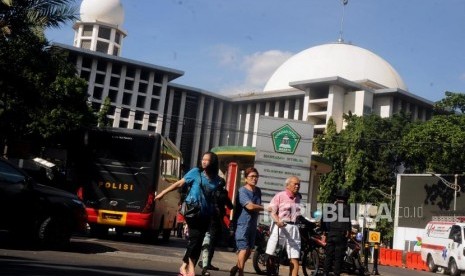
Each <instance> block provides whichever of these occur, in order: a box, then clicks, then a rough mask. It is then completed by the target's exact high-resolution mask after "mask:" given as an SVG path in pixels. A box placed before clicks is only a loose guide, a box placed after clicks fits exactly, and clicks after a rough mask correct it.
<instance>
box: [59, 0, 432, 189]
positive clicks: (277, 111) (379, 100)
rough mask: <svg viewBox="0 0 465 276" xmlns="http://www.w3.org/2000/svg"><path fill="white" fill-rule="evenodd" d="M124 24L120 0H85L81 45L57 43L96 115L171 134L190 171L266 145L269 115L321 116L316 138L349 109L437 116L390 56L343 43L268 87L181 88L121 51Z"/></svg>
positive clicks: (326, 47) (305, 56)
mask: <svg viewBox="0 0 465 276" xmlns="http://www.w3.org/2000/svg"><path fill="white" fill-rule="evenodd" d="M123 21H124V10H123V7H122V6H121V3H120V1H119V0H107V1H99V0H84V1H83V2H82V4H81V20H80V21H77V22H76V23H75V25H74V27H73V28H74V30H75V38H74V45H73V46H69V45H64V44H54V46H55V47H58V48H61V49H63V50H64V51H66V52H67V53H68V56H69V59H70V60H71V61H72V62H73V63H74V64H76V68H77V72H78V74H79V76H80V77H82V78H84V79H85V80H87V81H88V84H89V85H88V90H87V94H88V101H89V102H90V103H91V105H92V107H93V109H94V110H95V111H99V110H100V109H101V108H102V106H103V105H104V103H105V99H107V98H108V99H109V101H110V110H109V112H108V114H107V117H108V119H109V122H110V125H111V126H113V127H119V128H133V129H142V130H147V131H153V132H157V133H160V134H162V135H164V136H165V137H168V138H170V139H171V140H172V141H173V142H174V143H175V144H176V146H178V147H179V148H180V149H181V151H182V153H183V156H184V163H185V166H186V168H190V167H194V166H196V165H197V164H198V161H199V158H200V156H201V154H202V153H203V152H205V151H208V150H210V149H211V148H213V147H217V146H228V145H236V146H256V142H257V137H258V136H259V135H260V133H258V119H259V117H260V116H262V115H263V116H271V117H277V118H286V119H294V120H302V121H308V122H311V123H312V124H314V131H315V134H322V133H324V131H325V128H326V124H327V122H328V120H329V119H330V118H332V119H333V120H334V121H335V122H336V125H337V129H338V130H341V129H343V128H344V127H345V125H344V124H345V123H344V121H343V115H344V114H347V113H349V112H351V113H352V114H355V115H358V116H363V115H367V114H377V115H379V116H381V117H390V116H392V115H393V114H396V113H400V112H408V113H410V114H411V116H412V120H422V121H424V120H428V119H429V118H430V117H431V113H432V107H433V102H431V101H428V100H426V99H423V98H421V97H419V96H417V95H415V94H412V93H410V92H409V91H408V88H407V86H406V85H405V84H404V82H403V80H402V78H401V77H400V75H399V74H398V73H397V72H396V71H395V69H394V68H393V67H392V66H391V65H390V64H389V63H388V62H386V61H385V60H384V59H382V58H381V57H379V56H377V55H376V54H374V53H372V52H370V51H368V50H366V49H363V48H361V47H357V46H354V45H351V44H346V43H343V42H337V43H329V44H323V45H319V46H316V47H312V48H308V49H306V50H304V51H302V52H300V53H298V54H296V55H294V56H292V57H291V58H290V59H289V60H287V61H286V62H285V63H283V64H282V65H281V66H280V67H279V68H278V69H277V70H276V71H275V73H274V74H273V75H272V76H271V77H270V79H269V80H268V83H267V84H266V86H265V88H264V90H263V92H260V93H250V94H244V95H234V96H222V95H219V94H217V93H214V92H211V91H207V90H203V89H199V88H195V87H190V86H186V85H180V84H176V82H175V81H176V79H178V78H181V77H182V76H183V75H184V72H183V71H180V70H177V69H173V68H167V67H163V66H157V65H153V64H148V63H145V62H142V61H136V60H131V59H127V58H123V57H121V53H122V45H123V39H124V38H125V37H126V35H127V33H126V32H125V31H124V30H122V29H121V25H122V24H123ZM317 162H319V161H317ZM317 167H318V166H315V168H317ZM327 168H328V166H327V165H326V166H320V169H316V170H315V173H316V174H318V173H323V172H327ZM312 183H313V181H312ZM314 185H315V186H313V185H312V186H313V187H311V188H310V189H315V187H317V186H318V183H315V184H314Z"/></svg>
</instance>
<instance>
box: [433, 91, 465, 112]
mask: <svg viewBox="0 0 465 276" xmlns="http://www.w3.org/2000/svg"><path fill="white" fill-rule="evenodd" d="M445 95H446V97H445V98H444V99H442V100H440V101H439V102H437V103H436V104H435V106H434V108H435V111H436V113H438V114H454V113H459V114H461V115H464V114H465V94H463V93H456V92H450V91H446V92H445Z"/></svg>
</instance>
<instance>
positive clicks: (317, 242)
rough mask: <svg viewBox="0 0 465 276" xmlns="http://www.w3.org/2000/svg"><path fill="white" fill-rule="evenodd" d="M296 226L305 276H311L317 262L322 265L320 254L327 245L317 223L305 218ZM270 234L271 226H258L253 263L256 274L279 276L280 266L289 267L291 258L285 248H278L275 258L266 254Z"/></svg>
mask: <svg viewBox="0 0 465 276" xmlns="http://www.w3.org/2000/svg"><path fill="white" fill-rule="evenodd" d="M296 225H297V226H298V227H299V232H300V236H301V254H300V256H301V262H302V267H303V272H304V275H305V276H309V275H311V271H312V270H314V269H315V267H318V264H316V265H315V262H316V263H320V261H319V259H320V258H321V256H320V254H322V253H324V250H322V249H323V248H324V245H325V243H324V241H323V240H322V235H321V232H320V230H319V228H318V227H317V225H316V223H314V222H312V221H309V220H308V219H306V218H304V217H299V218H298V219H297V221H296ZM270 234H271V233H270V227H269V226H267V225H263V224H259V225H258V228H257V236H256V239H255V252H254V254H253V258H252V263H253V267H254V270H255V272H256V273H257V274H259V275H277V274H278V271H279V266H280V265H285V266H289V258H288V256H287V252H286V249H285V248H283V247H280V246H278V247H277V249H276V252H275V255H274V256H269V255H268V254H266V253H265V251H266V245H267V242H268V239H269V237H270ZM305 258H307V259H305ZM315 259H316V260H315ZM307 270H308V271H307Z"/></svg>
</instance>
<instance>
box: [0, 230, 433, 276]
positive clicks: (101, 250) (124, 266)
mask: <svg viewBox="0 0 465 276" xmlns="http://www.w3.org/2000/svg"><path fill="white" fill-rule="evenodd" d="M186 243H187V242H186V241H185V240H183V239H178V238H171V240H170V242H168V243H159V244H143V243H139V241H138V239H137V237H131V236H128V237H126V236H125V237H124V238H123V239H122V240H121V239H120V240H117V239H108V240H98V239H93V238H88V237H76V238H73V239H72V242H71V244H70V246H69V248H67V249H66V250H62V251H56V250H42V249H40V248H32V247H30V246H29V247H28V246H27V245H21V244H18V243H17V242H15V241H11V240H10V239H9V238H8V237H6V236H5V235H3V236H2V235H0V275H11V276H13V275H37V276H40V275H57V276H58V275H60V276H63V275H66V276H77V275H79V276H81V275H85V276H94V275H130V276H131V275H137V276H139V275H160V276H174V275H177V274H178V273H177V271H178V269H179V265H180V261H181V258H182V256H183V253H184V249H185V246H186ZM235 260H236V255H235V253H233V252H231V251H230V250H227V249H224V248H219V249H218V250H217V252H216V253H215V257H214V259H213V264H214V265H215V266H218V267H219V268H220V271H214V272H212V275H216V276H228V275H229V269H230V268H231V266H232V265H233V264H234V263H235ZM288 271H289V270H288V268H287V267H285V266H282V267H281V271H280V274H281V275H288ZM200 272H201V270H200V268H197V275H200ZM378 272H379V274H380V275H385V276H393V275H396V276H402V275H432V274H431V273H429V272H423V271H415V270H407V269H402V268H393V267H384V266H380V267H379V268H378ZM246 275H256V274H255V271H254V269H253V267H252V261H251V260H249V261H248V262H247V266H246ZM300 275H303V273H302V271H300Z"/></svg>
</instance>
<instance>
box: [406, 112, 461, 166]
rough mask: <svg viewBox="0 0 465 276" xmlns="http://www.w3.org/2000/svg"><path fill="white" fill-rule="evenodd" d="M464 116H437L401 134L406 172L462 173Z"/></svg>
mask: <svg viewBox="0 0 465 276" xmlns="http://www.w3.org/2000/svg"><path fill="white" fill-rule="evenodd" d="M464 141H465V116H464V115H457V114H451V115H437V116H434V117H433V118H432V119H431V120H429V121H426V122H424V123H418V124H416V125H415V126H414V127H412V129H411V130H410V131H409V132H408V133H407V134H406V135H405V136H404V137H403V139H402V145H403V151H404V154H405V167H406V168H407V171H406V172H409V173H425V172H435V173H443V174H447V173H462V172H465V155H464V154H463V153H464V152H465V143H464Z"/></svg>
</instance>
